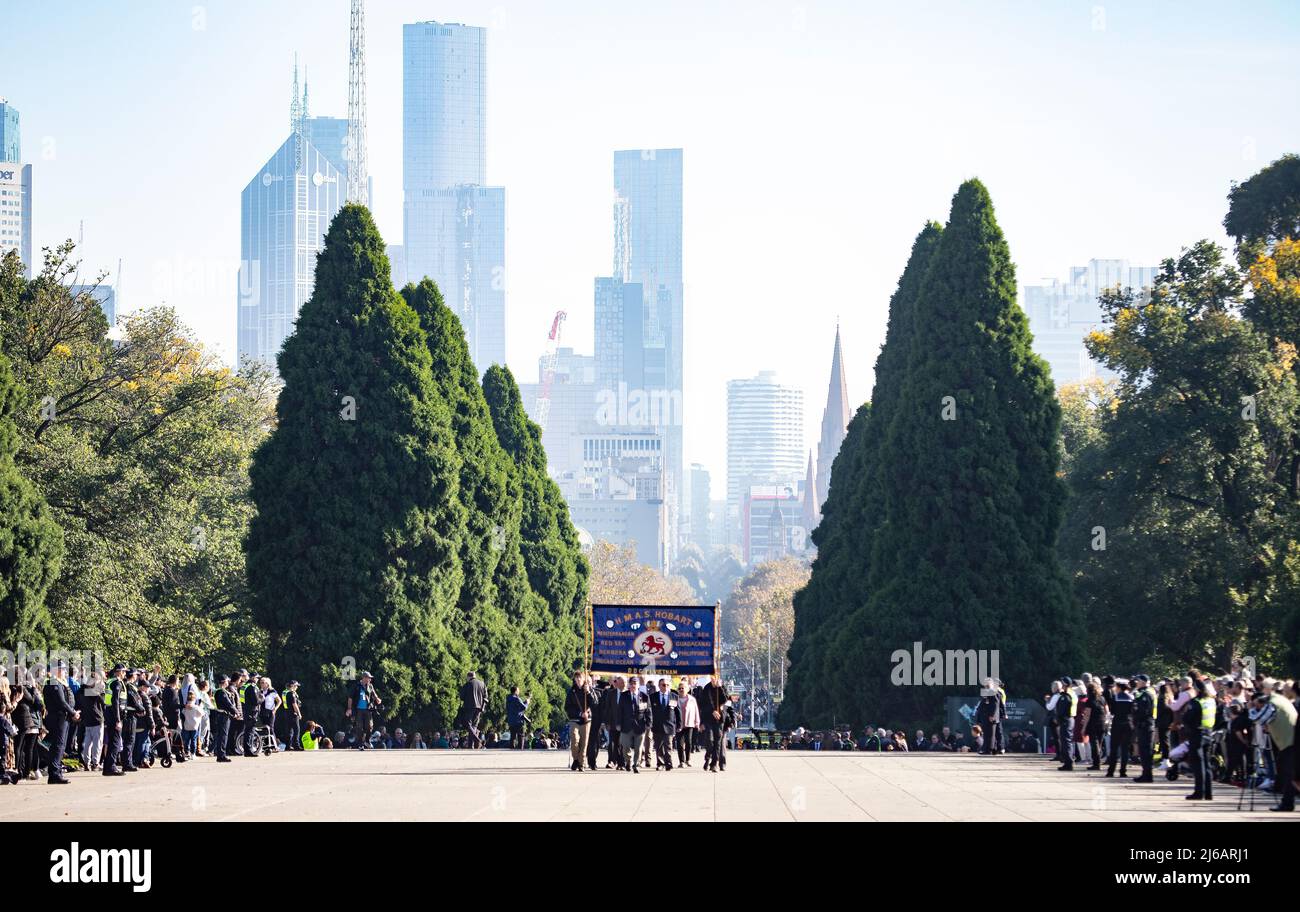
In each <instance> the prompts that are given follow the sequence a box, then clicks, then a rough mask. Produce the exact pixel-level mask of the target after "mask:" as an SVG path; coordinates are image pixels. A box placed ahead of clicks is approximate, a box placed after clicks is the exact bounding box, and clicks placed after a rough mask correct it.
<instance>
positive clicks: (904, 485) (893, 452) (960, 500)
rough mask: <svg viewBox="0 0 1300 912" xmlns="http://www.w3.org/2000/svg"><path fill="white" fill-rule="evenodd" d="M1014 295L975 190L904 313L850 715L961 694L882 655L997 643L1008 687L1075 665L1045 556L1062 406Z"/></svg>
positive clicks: (929, 714) (1054, 566) (1074, 624)
mask: <svg viewBox="0 0 1300 912" xmlns="http://www.w3.org/2000/svg"><path fill="white" fill-rule="evenodd" d="M1030 343H1031V338H1030V334H1029V329H1028V323H1027V320H1026V318H1025V315H1024V312H1023V311H1022V310H1021V309H1020V308H1019V306H1018V305H1017V302H1016V280H1015V269H1014V267H1013V265H1012V263H1011V255H1010V251H1009V250H1008V248H1007V243H1006V240H1005V238H1004V237H1003V235H1002V232H1001V229H1000V228H999V227H998V225H997V222H996V220H995V218H994V213H993V204H992V201H991V200H990V198H989V194H988V191H987V190H986V189H985V188H984V186H983V184H981V183H980V182H979V181H976V180H970V181H967V182H966V183H964V184H962V186H961V188H960V189H959V190H958V191H957V194H956V196H955V197H954V198H953V205H952V212H951V215H950V218H949V221H948V224H947V227H946V228H945V229H944V231H943V236H942V238H941V240H940V241H939V244H938V247H937V249H936V251H935V253H934V258H933V260H932V262H931V264H930V268H929V270H928V272H927V274H926V277H925V281H924V283H923V284H922V287H921V290H920V296H919V298H918V301H917V304H916V308H915V319H914V327H913V333H912V342H911V351H910V356H909V361H908V366H907V369H906V373H905V376H904V378H903V382H902V387H901V390H900V392H899V399H898V403H897V406H896V410H895V412H894V414H893V415H892V416H891V418H890V421H889V427H888V428H887V430H886V432H885V435H884V438H883V440H882V444H881V449H880V456H879V462H880V467H881V470H882V474H881V476H880V482H881V483H880V487H881V489H882V490H883V493H884V508H885V509H884V521H883V523H881V524H880V525H878V526H877V531H876V534H875V536H874V540H873V541H872V552H871V566H870V568H869V575H868V585H869V587H870V599H869V601H868V603H867V605H866V607H865V609H863V611H864V614H863V615H862V617H861V618H857V619H855V620H854V622H853V623H851V624H849V625H847V626H846V628H845V630H844V631H843V633H842V635H841V641H840V646H839V648H838V650H837V652H836V655H837V656H838V661H839V663H840V664H839V667H840V669H841V673H843V674H845V675H850V676H854V677H856V678H858V679H859V680H858V681H857V682H855V687H857V689H858V692H859V695H860V696H859V699H858V700H857V701H856V702H857V703H858V705H859V706H860V710H859V715H858V716H857V718H854V719H853V720H852V721H855V722H863V721H867V720H868V718H870V719H873V720H874V719H888V720H889V721H890V722H892V723H895V724H908V725H910V724H913V723H932V722H934V721H936V720H937V719H938V718H939V716H940V713H941V709H942V702H941V697H942V696H943V695H945V694H962V695H969V694H970V693H972V692H974V688H975V687H977V686H978V684H976V683H974V682H972V683H970V684H967V685H966V686H960V687H947V688H945V687H934V686H910V687H908V686H896V685H894V684H893V683H891V680H890V675H891V672H892V671H893V670H894V662H893V660H892V658H891V657H892V655H893V653H894V652H895V650H899V649H906V650H910V649H911V647H912V644H913V643H914V642H918V641H920V642H922V643H924V644H925V648H927V649H938V650H971V649H974V650H997V652H998V654H999V660H1000V661H999V670H1000V673H1001V677H1003V678H1004V679H1005V680H1006V681H1007V682H1008V685H1009V686H1008V690H1009V691H1010V692H1011V693H1012V694H1015V693H1031V694H1036V693H1038V692H1039V691H1040V690H1041V689H1042V687H1043V685H1044V683H1045V682H1046V680H1048V679H1049V678H1050V677H1051V676H1053V675H1058V674H1062V673H1065V672H1066V671H1068V670H1070V669H1077V668H1078V667H1079V662H1080V660H1081V658H1082V655H1081V640H1080V633H1081V631H1080V627H1079V624H1078V618H1077V612H1076V610H1075V608H1074V606H1073V603H1072V600H1071V596H1070V592H1069V587H1068V584H1067V582H1066V579H1065V576H1064V574H1063V573H1062V571H1061V569H1060V567H1059V565H1058V563H1057V558H1056V554H1055V550H1054V548H1055V543H1056V536H1057V531H1058V529H1059V527H1060V523H1061V519H1062V515H1063V510H1064V502H1065V487H1064V484H1063V482H1062V481H1061V480H1060V478H1059V477H1058V463H1059V442H1058V439H1057V438H1058V431H1059V425H1060V407H1059V405H1058V404H1057V401H1056V399H1055V396H1054V391H1053V387H1052V381H1051V378H1050V375H1049V373H1048V369H1047V366H1046V364H1045V363H1044V362H1043V361H1042V360H1041V359H1040V358H1039V357H1038V356H1037V355H1035V354H1034V353H1033V351H1032V350H1031V347H1030Z"/></svg>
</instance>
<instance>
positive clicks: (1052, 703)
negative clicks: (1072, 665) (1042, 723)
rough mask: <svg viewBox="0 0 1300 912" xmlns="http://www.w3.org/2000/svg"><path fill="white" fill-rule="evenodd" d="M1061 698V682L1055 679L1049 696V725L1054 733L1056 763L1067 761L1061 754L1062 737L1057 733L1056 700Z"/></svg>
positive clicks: (1053, 746)
mask: <svg viewBox="0 0 1300 912" xmlns="http://www.w3.org/2000/svg"><path fill="white" fill-rule="evenodd" d="M1059 699H1061V682H1060V681H1053V682H1052V695H1051V696H1050V697H1048V698H1047V726H1048V728H1049V729H1051V733H1052V734H1051V737H1052V751H1053V753H1054V754H1055V757H1053V762H1054V763H1063V762H1065V761H1064V758H1063V757H1062V756H1061V738H1060V735H1059V734H1058V733H1057V722H1056V701H1057V700H1059Z"/></svg>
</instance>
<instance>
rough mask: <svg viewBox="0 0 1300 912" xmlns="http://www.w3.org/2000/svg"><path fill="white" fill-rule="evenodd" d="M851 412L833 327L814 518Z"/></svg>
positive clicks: (842, 358)
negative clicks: (833, 345)
mask: <svg viewBox="0 0 1300 912" xmlns="http://www.w3.org/2000/svg"><path fill="white" fill-rule="evenodd" d="M852 418H853V409H852V408H850V406H849V386H848V383H847V382H846V381H845V379H844V351H843V349H842V348H841V346H840V326H839V322H838V321H837V322H836V324H835V348H834V350H833V352H832V354H831V382H830V387H829V388H828V389H827V391H826V410H825V411H824V412H822V435H821V440H819V441H818V443H817V485H816V490H817V502H816V505H815V506H816V508H817V511H818V514H820V513H821V505H822V504H823V503H825V502H826V493H827V491H829V490H830V486H831V464H832V463H834V462H835V455H836V454H837V453H839V451H840V444H842V443H843V442H844V438H845V436H846V433H847V430H848V426H849V421H850V420H851V419H852Z"/></svg>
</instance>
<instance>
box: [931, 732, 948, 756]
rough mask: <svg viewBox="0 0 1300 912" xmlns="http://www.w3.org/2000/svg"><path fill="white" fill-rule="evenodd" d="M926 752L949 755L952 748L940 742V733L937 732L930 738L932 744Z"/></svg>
mask: <svg viewBox="0 0 1300 912" xmlns="http://www.w3.org/2000/svg"><path fill="white" fill-rule="evenodd" d="M926 750H928V751H931V752H932V753H948V751H949V750H950V748H949V747H948V745H946V744H944V743H943V742H942V741H940V740H939V733H938V732H935V733H934V734H933V735H931V736H930V744H929V746H928V747H927V748H926Z"/></svg>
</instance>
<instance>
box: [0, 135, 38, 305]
mask: <svg viewBox="0 0 1300 912" xmlns="http://www.w3.org/2000/svg"><path fill="white" fill-rule="evenodd" d="M10 250H17V251H18V258H19V259H20V260H22V261H23V267H24V268H23V272H24V274H25V275H26V277H27V279H29V280H30V279H31V277H32V270H33V268H34V264H33V259H32V166H31V165H24V164H22V163H21V162H17V161H0V256H4V255H5V254H6V253H8V252H9V251H10Z"/></svg>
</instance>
